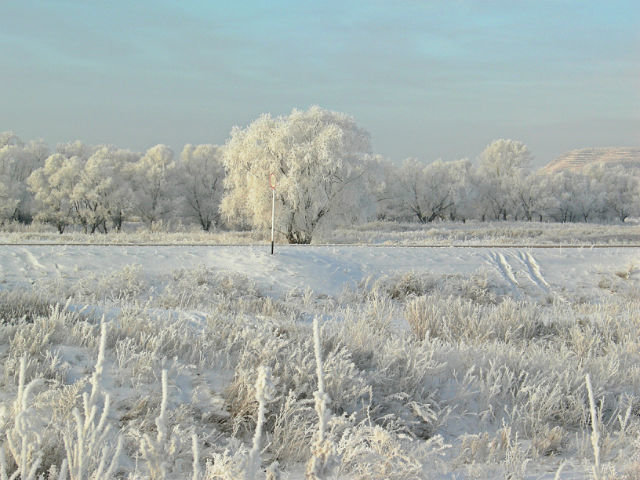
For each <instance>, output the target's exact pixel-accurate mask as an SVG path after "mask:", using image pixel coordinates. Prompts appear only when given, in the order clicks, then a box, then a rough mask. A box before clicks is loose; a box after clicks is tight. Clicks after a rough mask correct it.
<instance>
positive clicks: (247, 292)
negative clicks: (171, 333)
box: [158, 267, 261, 308]
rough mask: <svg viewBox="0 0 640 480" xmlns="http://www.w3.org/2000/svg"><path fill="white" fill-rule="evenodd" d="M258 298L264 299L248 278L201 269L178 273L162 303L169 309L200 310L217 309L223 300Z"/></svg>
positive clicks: (169, 285)
mask: <svg viewBox="0 0 640 480" xmlns="http://www.w3.org/2000/svg"><path fill="white" fill-rule="evenodd" d="M258 297H261V294H260V292H259V291H258V289H257V287H256V286H255V284H254V282H253V281H251V280H250V279H249V278H247V277H246V276H243V275H240V274H229V273H218V272H215V271H214V270H211V269H207V268H205V267H200V268H197V269H192V270H187V269H180V270H175V271H174V272H173V273H172V275H171V281H170V283H168V284H167V286H166V287H165V288H164V291H163V292H162V294H161V296H160V298H159V300H158V301H159V304H160V305H161V306H163V307H166V308H175V307H181V308H196V307H202V306H211V305H215V304H216V303H218V302H220V301H223V300H227V301H228V300H231V299H233V300H234V301H238V300H240V299H247V298H250V299H254V298H258Z"/></svg>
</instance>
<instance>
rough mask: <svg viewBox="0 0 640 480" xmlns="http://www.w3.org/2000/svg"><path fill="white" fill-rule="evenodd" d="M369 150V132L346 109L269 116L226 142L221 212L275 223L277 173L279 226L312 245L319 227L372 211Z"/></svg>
mask: <svg viewBox="0 0 640 480" xmlns="http://www.w3.org/2000/svg"><path fill="white" fill-rule="evenodd" d="M369 152H370V141H369V135H368V134H367V133H366V132H365V131H364V130H362V129H361V128H359V127H358V126H357V125H356V124H355V122H354V120H353V119H352V118H351V117H349V116H347V115H345V114H342V113H337V112H331V111H327V110H324V109H322V108H320V107H317V106H314V107H311V108H310V109H309V110H307V111H300V110H293V111H292V112H291V114H290V115H289V116H286V117H276V118H274V117H272V116H271V115H262V116H261V117H260V118H258V119H257V120H255V121H254V122H253V123H251V124H250V125H249V126H248V127H246V128H244V129H243V128H238V127H235V128H233V130H232V131H231V137H230V138H229V140H228V141H227V143H226V145H225V147H224V153H223V161H224V164H225V168H226V170H227V176H226V178H225V186H226V189H227V194H226V196H225V198H224V199H223V201H222V212H223V213H224V214H225V215H226V216H227V217H228V218H229V219H236V220H242V221H244V222H247V223H249V224H250V225H252V226H253V227H255V228H265V229H266V228H269V226H270V224H271V189H270V188H269V175H270V174H272V173H273V174H274V175H275V179H276V183H277V187H276V210H277V212H278V213H277V219H276V229H277V230H278V231H279V232H281V233H282V234H284V235H285V236H286V238H287V240H288V241H289V243H310V242H311V239H312V236H313V233H314V231H316V230H317V228H318V227H319V226H321V225H325V226H327V225H334V224H338V223H344V222H353V221H356V220H358V219H359V218H361V217H362V216H363V215H364V214H365V212H366V209H367V206H368V205H370V199H369V196H368V194H367V188H366V182H365V181H364V175H365V174H366V166H367V157H368V154H369Z"/></svg>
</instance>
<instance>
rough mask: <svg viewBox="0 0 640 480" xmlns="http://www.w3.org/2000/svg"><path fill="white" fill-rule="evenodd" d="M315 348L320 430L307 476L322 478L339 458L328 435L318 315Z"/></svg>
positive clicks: (314, 330)
mask: <svg viewBox="0 0 640 480" xmlns="http://www.w3.org/2000/svg"><path fill="white" fill-rule="evenodd" d="M313 349H314V352H315V358H316V376H317V378H318V390H317V391H316V392H314V394H313V396H314V399H315V409H316V413H317V414H318V432H317V434H316V438H315V441H314V442H313V447H312V448H311V454H312V455H311V459H309V462H308V463H307V470H306V478H308V479H314V480H321V479H324V478H327V477H329V476H331V475H332V472H333V471H334V470H335V468H336V467H337V466H338V464H339V458H338V457H337V455H336V447H335V444H334V443H333V441H332V440H331V439H330V438H328V437H327V426H328V423H329V420H330V418H331V412H330V411H329V409H328V404H329V402H330V399H329V395H327V393H326V392H325V390H324V373H323V368H322V347H321V345H320V328H319V326H318V317H314V319H313Z"/></svg>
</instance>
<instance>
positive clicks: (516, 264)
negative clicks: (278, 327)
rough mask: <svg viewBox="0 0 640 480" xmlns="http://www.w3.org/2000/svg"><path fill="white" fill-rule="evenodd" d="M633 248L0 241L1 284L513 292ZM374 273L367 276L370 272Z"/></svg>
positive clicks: (620, 260) (593, 287)
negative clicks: (426, 281)
mask: <svg viewBox="0 0 640 480" xmlns="http://www.w3.org/2000/svg"><path fill="white" fill-rule="evenodd" d="M639 252H640V249H637V248H580V247H578V248H568V247H564V248H563V247H559V248H488V247H478V248H437V247H416V248H414V247H366V246H330V247H324V246H279V247H278V248H277V250H276V254H275V255H273V256H272V255H270V252H269V249H268V246H264V247H263V246H189V247H185V246H153V245H150V246H74V245H64V246H57V245H52V246H43V245H39V246H28V245H17V246H16V245H5V246H3V247H2V249H0V278H1V280H0V282H1V283H0V288H5V289H9V288H13V287H16V286H22V287H24V286H27V285H30V284H34V283H39V282H49V283H51V282H56V281H60V282H61V283H64V284H73V283H76V282H80V281H82V280H83V279H88V278H92V277H93V278H96V277H99V276H104V275H108V274H110V273H113V272H117V271H120V270H122V269H123V268H125V267H130V266H138V267H139V269H140V271H141V273H142V275H143V277H144V278H146V279H147V280H148V282H149V284H150V285H152V286H153V285H155V284H156V283H159V284H162V283H163V282H165V281H166V280H167V278H169V277H170V276H171V275H172V272H174V271H176V270H179V269H187V270H192V269H197V268H205V269H209V270H211V271H214V272H218V273H235V274H241V275H244V276H246V277H247V278H249V279H251V280H253V281H254V282H256V284H257V285H258V286H259V287H260V288H261V290H263V291H264V292H266V293H268V294H270V295H273V296H276V297H278V296H282V295H284V294H286V293H288V292H289V291H291V290H293V289H296V288H297V289H302V290H305V289H307V288H310V289H311V290H312V291H313V292H314V293H315V294H325V295H333V296H335V295H337V294H339V293H341V292H342V290H343V289H344V288H345V287H347V288H355V287H357V286H358V284H359V283H360V282H362V281H364V280H366V279H369V280H371V279H372V278H373V279H376V278H379V277H383V276H387V275H398V274H402V273H407V272H416V273H430V274H434V275H449V274H460V275H471V274H482V275H488V276H489V277H493V276H497V277H498V278H500V279H502V280H503V281H504V282H505V283H506V284H507V285H508V286H509V288H510V289H511V290H513V292H514V293H515V294H516V296H528V295H531V296H534V297H539V296H540V295H541V294H552V293H553V292H561V291H572V292H574V293H579V294H581V295H586V296H589V295H590V294H591V293H592V292H593V291H596V292H597V291H601V288H600V287H599V281H600V280H601V277H603V276H608V275H610V274H611V273H612V272H625V271H627V270H629V269H630V268H631V269H633V268H634V266H637V265H639V264H640V253H639ZM370 277H371V278H370Z"/></svg>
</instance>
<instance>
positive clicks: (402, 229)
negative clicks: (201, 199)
mask: <svg viewBox="0 0 640 480" xmlns="http://www.w3.org/2000/svg"><path fill="white" fill-rule="evenodd" d="M269 234H270V233H269V232H268V231H226V230H219V231H212V232H204V231H202V230H198V229H195V228H189V229H181V228H178V227H174V228H172V229H170V230H169V229H165V230H161V231H154V232H150V231H148V229H146V228H144V227H142V226H141V225H138V224H134V223H132V224H127V225H125V227H124V229H123V231H121V232H116V231H112V232H110V233H107V234H93V235H90V234H85V233H82V232H80V231H75V232H74V231H70V232H65V233H63V234H59V233H58V232H57V231H56V230H55V229H54V228H52V227H51V226H50V225H43V224H37V223H34V224H32V225H23V224H18V223H9V224H4V225H2V226H0V243H9V244H11V243H41V242H42V243H86V244H113V245H123V244H125V245H126V244H136V245H137V244H166V245H181V244H182V245H248V244H256V243H265V242H267V241H269ZM276 240H277V242H278V243H286V239H285V238H284V237H283V236H282V235H276ZM312 243H314V244H369V245H437V246H442V245H460V246H465V245H466V246H475V245H531V246H534V245H557V244H562V245H594V244H597V245H628V244H634V245H639V244H640V225H639V224H638V222H629V223H624V224H623V223H613V224H593V223H588V224H587V223H548V222H512V221H509V222H479V221H469V222H466V223H462V222H435V223H431V224H426V225H425V224H420V223H399V222H371V223H365V224H362V225H357V226H352V227H339V228H332V229H325V230H319V231H318V232H317V234H316V235H315V236H314V238H313V242H312Z"/></svg>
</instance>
